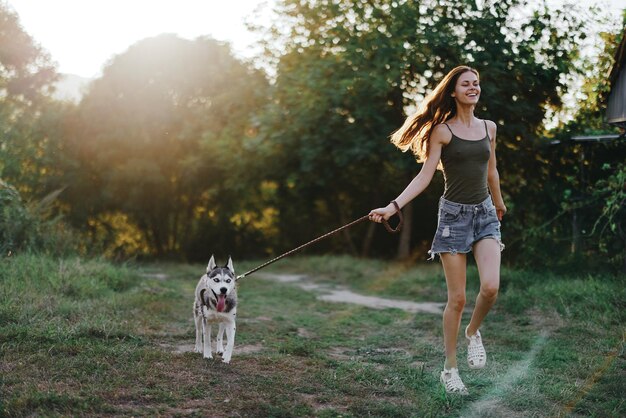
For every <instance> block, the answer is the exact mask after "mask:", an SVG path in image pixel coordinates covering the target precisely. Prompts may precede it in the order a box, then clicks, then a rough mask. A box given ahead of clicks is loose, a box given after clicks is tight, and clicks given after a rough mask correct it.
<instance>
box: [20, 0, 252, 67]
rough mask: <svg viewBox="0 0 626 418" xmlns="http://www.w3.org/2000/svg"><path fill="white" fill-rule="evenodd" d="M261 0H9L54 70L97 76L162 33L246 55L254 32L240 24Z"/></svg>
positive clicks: (249, 49) (249, 50)
mask: <svg viewBox="0 0 626 418" xmlns="http://www.w3.org/2000/svg"><path fill="white" fill-rule="evenodd" d="M260 3H261V2H260V1H259V0H238V1H237V2H217V1H197V0H177V1H172V0H167V1H158V2H155V1H149V0H133V1H131V2H129V1H121V0H112V1H104V0H93V1H88V2H85V1H81V0H58V1H54V2H42V1H38V0H19V1H17V0H10V1H8V4H9V5H10V6H11V7H12V8H13V9H14V10H15V11H16V12H17V13H18V15H19V17H20V21H21V23H22V25H23V26H24V28H25V30H26V31H27V32H28V33H30V34H31V35H32V36H33V37H34V38H35V39H36V40H37V41H38V42H40V43H41V44H42V46H43V47H44V48H45V49H47V50H48V51H50V53H51V55H52V58H53V59H54V60H55V61H56V62H58V64H59V68H58V69H59V71H60V72H62V73H72V74H77V75H80V76H83V77H94V76H97V75H98V74H99V72H100V70H101V69H102V66H103V65H104V64H105V63H106V62H107V61H108V60H109V59H110V58H111V57H112V56H113V55H116V54H119V53H121V52H123V51H124V50H126V49H127V48H128V47H129V46H130V45H131V44H133V43H135V42H137V41H138V40H140V39H143V38H147V37H151V36H155V35H158V34H161V33H176V34H178V35H180V36H181V37H184V38H196V37H198V36H212V37H214V38H216V39H222V40H227V41H230V42H232V44H233V47H234V49H235V51H236V52H237V53H239V54H242V55H249V54H250V52H251V48H250V44H251V43H252V42H253V41H254V39H255V38H254V35H253V34H252V33H251V32H249V31H248V30H247V29H246V27H245V24H244V19H245V18H246V17H247V16H249V15H251V14H252V13H253V12H254V11H255V9H256V8H257V7H259V4H260Z"/></svg>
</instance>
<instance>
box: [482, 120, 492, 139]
mask: <svg viewBox="0 0 626 418" xmlns="http://www.w3.org/2000/svg"><path fill="white" fill-rule="evenodd" d="M483 123H484V124H485V132H486V134H487V139H488V140H489V142H491V137H489V129H488V128H487V121H486V120H485V119H483Z"/></svg>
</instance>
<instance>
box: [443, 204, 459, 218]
mask: <svg viewBox="0 0 626 418" xmlns="http://www.w3.org/2000/svg"><path fill="white" fill-rule="evenodd" d="M439 211H440V216H441V218H442V219H443V220H444V221H454V220H456V219H457V218H458V217H459V214H460V213H461V206H457V205H453V204H450V203H448V202H441V206H440V208H439Z"/></svg>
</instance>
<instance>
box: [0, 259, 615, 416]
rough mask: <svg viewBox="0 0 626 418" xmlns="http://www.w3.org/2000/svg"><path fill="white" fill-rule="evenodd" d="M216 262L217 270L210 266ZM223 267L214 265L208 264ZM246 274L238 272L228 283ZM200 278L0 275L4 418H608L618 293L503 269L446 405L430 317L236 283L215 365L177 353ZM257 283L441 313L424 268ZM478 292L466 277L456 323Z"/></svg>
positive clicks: (97, 271) (18, 269) (15, 266)
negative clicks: (233, 329)
mask: <svg viewBox="0 0 626 418" xmlns="http://www.w3.org/2000/svg"><path fill="white" fill-rule="evenodd" d="M218 261H220V260H218ZM221 262H223V260H221ZM256 265H257V263H254V262H247V263H240V264H238V263H237V262H236V260H235V268H236V269H237V271H238V273H241V272H244V271H245V270H247V269H248V268H252V267H254V266H256ZM203 269H204V266H202V265H194V266H191V265H176V264H149V265H135V264H128V265H124V266H113V265H111V264H110V263H107V262H104V261H86V260H80V259H66V260H53V259H50V258H46V257H42V256H29V255H22V256H13V257H11V258H5V259H3V260H2V261H0V414H1V415H4V416H10V417H14V416H33V415H34V416H104V415H129V416H130V415H133V416H159V415H160V416H203V417H206V416H215V417H222V416H224V417H227V416H250V417H290V416H318V417H338V416H343V417H362V416H375V417H404V416H406V417H421V416H425V417H430V416H433V417H434V416H450V417H457V416H481V417H485V416H494V417H500V416H506V417H515V416H524V417H532V416H537V417H544V416H585V417H586V416H596V417H608V416H626V405H625V404H624V396H623V395H624V393H626V367H625V365H626V356H625V352H624V338H625V326H624V323H625V319H626V289H625V286H624V285H625V284H626V283H625V278H624V277H623V276H621V277H611V276H603V275H593V274H588V275H581V276H580V277H570V276H559V275H555V274H552V273H548V274H539V273H536V272H535V273H531V272H524V271H519V270H508V269H504V270H503V273H502V286H501V293H500V296H499V299H498V302H497V304H496V306H495V308H494V310H493V311H492V312H491V313H490V315H489V316H488V317H487V320H486V322H485V324H484V325H483V327H482V334H483V340H484V342H485V346H486V349H487V352H488V355H489V360H488V364H487V367H486V368H485V369H483V370H480V371H470V370H469V369H468V367H467V365H466V363H465V362H464V355H465V344H464V342H463V341H462V339H461V338H460V343H459V356H460V358H459V360H460V362H459V364H460V372H461V376H462V377H463V379H464V381H465V383H466V385H467V386H468V388H469V390H470V396H467V397H457V396H447V395H446V394H445V393H444V392H443V389H442V388H441V386H440V385H439V383H438V375H439V371H440V368H441V366H442V364H443V347H442V331H441V317H440V315H436V314H428V313H408V312H405V311H402V310H400V309H372V308H370V307H366V306H360V305H355V304H351V303H332V302H323V301H320V300H318V299H317V298H316V297H317V295H318V293H317V292H315V291H308V290H305V289H303V288H302V287H300V286H298V285H295V284H293V283H278V282H275V281H271V280H266V279H262V278H261V277H259V275H254V274H253V275H251V276H249V277H247V278H245V279H243V280H242V281H241V282H240V284H239V288H238V292H239V307H238V323H237V337H236V341H235V351H234V354H233V359H232V362H231V364H230V365H226V364H223V363H222V362H221V361H220V359H219V357H218V358H216V359H214V360H212V361H207V360H204V359H202V356H201V355H199V354H195V353H191V352H189V346H190V345H192V344H193V342H194V326H193V321H192V315H191V304H192V301H193V290H194V288H195V285H196V282H197V280H198V278H199V276H200V275H201V274H202V271H203ZM263 272H264V273H267V272H272V273H275V274H302V275H306V276H307V277H308V279H307V283H309V284H311V285H318V286H326V287H332V286H342V287H345V288H348V289H350V290H352V291H354V292H358V293H360V294H364V295H371V296H380V297H386V298H395V299H401V300H411V301H415V302H445V295H446V290H445V282H444V278H443V273H442V270H441V267H440V265H438V264H437V263H430V264H425V265H413V264H412V265H409V264H403V263H399V262H384V261H375V260H374V261H373V260H361V259H354V258H349V257H294V258H289V259H285V260H283V261H281V262H279V263H276V264H274V265H273V266H271V267H269V268H268V269H265V270H263ZM477 290H478V276H477V273H476V269H475V268H474V267H471V266H470V268H469V272H468V305H469V306H468V307H467V308H468V313H467V314H466V315H465V316H464V320H463V324H462V327H463V326H464V325H465V324H467V321H468V320H469V309H471V307H472V306H473V300H474V298H475V296H476V292H477Z"/></svg>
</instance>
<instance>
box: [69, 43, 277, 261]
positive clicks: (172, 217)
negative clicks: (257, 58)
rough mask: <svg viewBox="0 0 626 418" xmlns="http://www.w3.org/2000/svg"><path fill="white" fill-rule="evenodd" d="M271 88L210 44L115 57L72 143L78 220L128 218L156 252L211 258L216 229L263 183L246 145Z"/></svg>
mask: <svg viewBox="0 0 626 418" xmlns="http://www.w3.org/2000/svg"><path fill="white" fill-rule="evenodd" d="M265 83H266V82H265V79H264V77H263V75H262V74H261V73H260V72H258V71H256V70H253V69H252V68H250V67H249V66H248V65H246V64H244V63H242V62H240V61H238V60H237V59H235V58H234V57H233V56H232V54H231V51H230V48H229V47H228V46H227V45H223V44H221V43H219V42H217V41H215V40H212V39H208V38H198V39H196V40H194V41H188V40H184V39H181V38H179V37H177V36H174V35H161V36H158V37H155V38H150V39H146V40H143V41H140V42H138V43H137V44H135V45H133V46H131V47H130V48H129V49H128V50H127V51H126V52H125V53H123V54H121V55H119V56H116V57H115V58H114V59H113V60H112V61H111V62H110V64H109V65H108V66H107V67H106V68H105V69H104V73H103V76H102V77H101V78H100V79H97V80H95V81H94V82H93V83H92V85H91V86H90V89H89V91H88V93H87V94H86V96H85V97H84V99H83V100H82V102H81V103H80V106H79V108H78V109H77V114H76V119H77V124H78V125H79V128H78V129H77V131H75V132H73V134H72V137H71V139H70V140H69V141H68V142H69V143H68V146H67V151H68V153H70V155H71V156H72V160H73V161H75V166H74V167H69V168H68V174H69V176H70V177H71V178H72V180H69V179H68V181H69V186H70V187H69V188H68V193H67V201H68V202H69V203H70V204H71V205H72V207H74V208H76V209H78V210H77V213H76V214H73V216H74V220H75V221H76V222H80V221H82V222H85V221H86V218H91V219H94V218H97V217H98V216H99V215H106V214H107V213H108V214H110V213H112V212H115V211H121V212H122V213H124V214H126V215H127V216H128V218H129V222H130V224H131V225H132V226H133V227H135V228H137V229H138V230H139V231H140V232H141V234H142V235H143V237H144V239H145V240H146V241H147V242H148V244H149V247H150V250H151V253H153V254H156V255H159V256H165V255H180V254H181V253H185V254H187V255H188V256H191V257H195V256H196V254H195V253H198V252H200V251H202V254H201V255H202V257H203V258H204V257H206V250H205V249H204V248H203V247H204V245H205V243H206V241H207V240H210V239H212V238H213V239H216V240H219V236H218V235H217V234H212V233H211V230H213V229H214V228H217V229H219V230H220V231H222V232H223V231H224V230H225V229H227V228H228V226H227V224H228V223H229V222H230V217H232V216H233V215H235V214H236V213H237V212H238V210H240V209H241V208H242V207H244V204H245V202H249V201H250V200H249V198H247V196H248V195H249V193H247V192H246V193H244V191H246V190H254V189H256V187H257V185H258V182H259V178H258V177H256V176H255V175H254V172H252V171H250V169H249V165H250V163H251V162H253V160H254V158H255V156H254V152H253V150H251V149H249V148H248V147H247V142H248V141H249V138H250V135H252V133H253V131H254V128H255V126H254V120H253V118H252V115H253V112H254V111H255V109H256V108H257V107H258V106H259V104H260V103H262V102H264V101H265V96H264V88H265ZM85 174H87V175H85ZM252 196H254V194H252ZM107 228H111V229H113V230H115V229H116V228H117V226H116V225H114V224H111V223H109V224H108V225H107ZM200 240H202V241H203V242H202V243H200V242H199V241H200Z"/></svg>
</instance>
